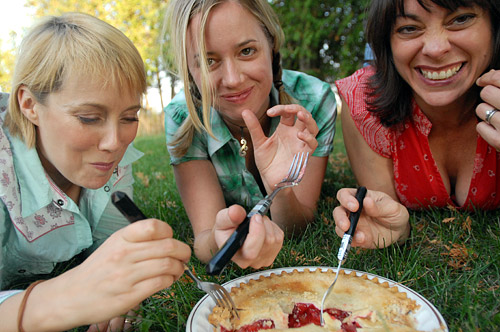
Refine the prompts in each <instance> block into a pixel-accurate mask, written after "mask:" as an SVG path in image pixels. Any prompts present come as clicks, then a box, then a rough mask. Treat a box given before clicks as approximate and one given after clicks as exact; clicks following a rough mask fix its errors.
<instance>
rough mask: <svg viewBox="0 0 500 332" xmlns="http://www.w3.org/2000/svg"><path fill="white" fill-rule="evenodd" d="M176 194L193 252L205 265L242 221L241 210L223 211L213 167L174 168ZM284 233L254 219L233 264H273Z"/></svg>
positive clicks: (201, 163) (192, 164) (203, 163)
mask: <svg viewBox="0 0 500 332" xmlns="http://www.w3.org/2000/svg"><path fill="white" fill-rule="evenodd" d="M174 174H175V179H176V182H177V187H178V188H179V193H180V195H181V198H182V202H183V204H184V208H185V209H186V212H187V214H188V217H189V220H190V222H191V225H192V226H193V231H194V235H195V241H194V250H195V254H196V256H197V257H198V258H199V259H200V260H201V261H203V262H208V261H209V260H210V258H212V256H213V255H214V254H215V253H216V252H217V250H218V249H219V248H220V247H221V246H222V245H223V244H224V242H225V241H226V240H227V238H229V236H230V235H231V234H232V233H233V232H234V230H235V229H236V228H237V227H238V225H239V224H240V223H241V222H242V221H243V220H244V219H245V216H246V211H245V209H243V207H241V206H238V205H233V206H230V207H226V203H225V201H224V196H223V193H222V189H221V187H220V184H219V182H218V179H217V175H216V172H215V169H214V167H213V165H212V163H211V162H210V161H208V160H193V161H187V162H184V163H181V164H179V165H176V166H174ZM283 238H284V236H283V232H282V231H281V229H280V228H279V227H278V226H277V225H276V224H275V223H273V222H272V221H271V220H270V219H269V218H267V217H262V216H259V215H256V216H254V217H253V219H252V221H251V223H250V230H249V233H248V236H247V238H246V240H245V243H244V244H243V247H242V248H241V249H240V250H239V251H238V252H237V253H236V255H235V256H234V257H233V261H234V262H235V263H237V264H238V265H239V266H241V267H243V268H245V267H248V266H251V267H254V268H260V267H263V266H268V265H270V264H272V262H273V261H274V259H275V258H276V255H277V254H278V252H279V250H280V249H281V246H282V245H283Z"/></svg>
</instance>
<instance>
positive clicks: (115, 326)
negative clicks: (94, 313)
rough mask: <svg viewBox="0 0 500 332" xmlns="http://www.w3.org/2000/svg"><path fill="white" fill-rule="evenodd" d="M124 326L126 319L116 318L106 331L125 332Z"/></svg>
mask: <svg viewBox="0 0 500 332" xmlns="http://www.w3.org/2000/svg"><path fill="white" fill-rule="evenodd" d="M124 324H125V317H123V316H119V317H115V318H113V319H111V320H110V321H109V324H108V328H107V330H106V331H108V332H116V331H123V325H124ZM101 331H103V330H101Z"/></svg>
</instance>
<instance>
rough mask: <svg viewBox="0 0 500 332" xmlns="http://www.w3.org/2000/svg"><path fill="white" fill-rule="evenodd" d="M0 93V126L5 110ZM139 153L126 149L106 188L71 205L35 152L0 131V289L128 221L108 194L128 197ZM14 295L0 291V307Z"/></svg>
mask: <svg viewBox="0 0 500 332" xmlns="http://www.w3.org/2000/svg"><path fill="white" fill-rule="evenodd" d="M6 105H7V97H6V94H0V123H2V124H3V118H4V116H5V110H6V108H7V106H6ZM141 156H142V153H141V152H139V151H138V150H136V149H135V148H134V147H133V146H132V145H130V146H129V147H128V149H127V151H126V152H125V155H124V157H123V159H122V160H121V162H120V164H119V166H118V168H117V170H116V171H115V172H114V173H113V175H112V176H111V179H110V180H109V181H108V182H107V184H106V185H105V186H104V187H102V188H100V189H96V190H92V189H82V192H81V195H80V201H79V203H78V204H76V203H75V202H74V201H73V200H71V199H70V198H69V197H68V196H66V194H64V192H62V191H61V190H60V189H59V188H58V187H57V186H56V185H55V184H54V183H53V182H52V180H51V179H50V178H49V177H48V175H47V174H46V173H45V171H44V169H43V167H42V165H41V162H40V159H39V157H38V154H37V152H36V149H35V148H32V149H28V148H27V146H26V145H25V144H24V142H23V141H21V140H20V139H18V138H17V137H12V136H10V134H9V132H8V130H7V129H6V128H0V172H1V173H0V199H1V200H0V239H1V240H2V242H1V244H2V245H1V246H0V289H1V290H5V289H6V288H8V287H10V286H11V285H12V284H13V283H14V282H15V281H16V279H19V278H27V277H28V278H29V277H30V276H35V275H38V274H47V273H50V272H52V270H53V269H54V267H55V265H56V264H57V263H59V262H65V261H68V260H70V259H71V258H73V257H74V256H76V255H78V254H80V253H81V252H84V251H86V250H87V251H88V253H90V252H92V251H93V250H94V249H95V248H97V247H98V246H99V245H100V244H101V243H102V242H103V241H104V240H105V239H106V238H107V237H109V236H110V235H111V234H112V233H113V232H115V231H116V230H118V229H120V228H122V227H124V226H126V225H127V224H128V222H127V221H126V219H125V218H124V217H123V216H122V215H121V214H120V212H119V211H118V210H117V209H116V208H115V207H114V206H113V205H112V204H111V203H110V196H111V193H112V192H114V191H118V190H120V191H124V192H126V193H127V194H128V195H132V184H133V181H134V180H133V175H132V166H131V164H132V162H134V161H136V160H137V159H139V158H140V157H141ZM13 294H15V291H10V292H8V291H0V303H1V302H2V301H3V300H5V299H6V298H7V297H8V296H11V295H13Z"/></svg>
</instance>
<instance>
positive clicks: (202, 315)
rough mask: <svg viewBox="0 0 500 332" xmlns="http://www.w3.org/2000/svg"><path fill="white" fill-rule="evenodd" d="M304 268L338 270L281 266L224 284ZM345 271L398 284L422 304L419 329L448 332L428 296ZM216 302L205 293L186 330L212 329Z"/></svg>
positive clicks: (348, 270)
mask: <svg viewBox="0 0 500 332" xmlns="http://www.w3.org/2000/svg"><path fill="white" fill-rule="evenodd" d="M304 269H309V270H311V271H313V270H316V269H321V270H322V271H326V270H334V271H335V270H337V268H336V267H322V266H321V267H318V266H301V267H286V268H280V269H272V270H265V271H260V272H256V273H252V274H249V275H246V276H243V277H239V278H236V279H233V280H231V281H228V282H226V283H225V284H223V286H224V287H225V288H226V289H227V290H231V288H232V287H238V286H239V285H240V284H241V283H246V282H248V281H249V280H251V279H258V278H259V277H260V276H269V275H270V274H271V273H274V274H281V273H282V272H292V271H293V270H298V271H303V270H304ZM342 270H344V271H345V273H346V274H349V273H356V275H357V276H362V275H364V274H366V275H367V276H368V279H373V278H375V277H377V278H378V280H379V281H380V282H381V283H382V282H388V283H389V286H391V287H392V286H396V287H398V289H399V291H400V292H404V293H406V294H407V296H408V297H409V298H411V299H413V300H415V301H416V302H417V303H418V304H419V305H420V310H419V311H418V312H417V313H416V314H415V318H416V320H417V326H416V328H417V329H418V330H419V331H432V330H435V329H436V330H439V329H441V331H443V332H448V326H447V325H446V322H445V321H444V319H443V316H441V313H439V311H438V310H437V309H436V307H434V306H433V305H432V303H430V302H429V301H428V300H427V299H426V298H424V297H423V296H422V295H420V294H418V293H417V292H415V291H414V290H412V289H410V288H408V287H406V286H404V285H401V284H398V283H397V282H395V281H393V280H390V279H387V278H384V277H380V276H378V275H375V274H371V273H367V272H362V271H357V270H350V269H342ZM214 306H215V303H214V302H213V300H212V299H211V298H210V297H208V295H205V296H204V297H203V298H201V300H199V301H198V303H196V305H195V306H194V308H193V310H191V313H190V314H189V317H188V320H187V323H186V332H206V331H210V328H211V327H212V325H211V324H210V323H209V322H208V315H210V313H211V312H212V309H213V308H214Z"/></svg>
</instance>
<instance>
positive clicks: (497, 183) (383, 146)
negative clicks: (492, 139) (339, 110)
mask: <svg viewBox="0 0 500 332" xmlns="http://www.w3.org/2000/svg"><path fill="white" fill-rule="evenodd" d="M373 73H374V70H373V68H372V67H365V68H362V69H360V70H358V71H357V72H355V73H354V74H353V75H351V76H349V77H346V78H344V79H341V80H339V81H337V82H336V85H337V88H338V91H339V93H340V94H341V95H342V97H343V98H344V99H345V101H346V102H347V105H348V106H349V108H350V110H351V115H352V118H353V120H354V122H355V124H356V126H357V128H358V129H359V131H360V133H361V135H363V137H364V138H365V140H366V142H367V143H368V145H369V146H370V147H371V148H372V149H373V150H374V151H375V152H377V153H378V154H379V155H381V156H383V157H385V158H391V159H392V161H393V165H394V168H393V171H394V180H395V184H396V193H397V195H398V197H399V200H400V201H401V203H402V204H403V205H405V206H406V207H408V208H412V209H416V208H422V207H428V206H435V207H445V206H447V205H451V206H454V207H457V208H458V207H459V206H457V204H456V203H455V200H454V197H453V196H452V197H450V195H449V194H448V193H447V191H446V187H445V186H444V183H443V180H442V178H441V174H440V173H439V170H438V168H437V165H436V163H435V161H434V159H433V157H432V153H431V150H430V147H429V142H428V135H429V133H430V131H431V127H432V123H431V122H430V121H429V120H428V119H427V117H426V116H425V115H424V113H423V112H422V111H421V110H420V108H419V107H418V106H417V104H416V103H413V105H414V108H413V114H412V117H411V120H408V121H406V122H405V123H404V124H401V125H398V126H395V127H391V128H387V127H384V126H383V125H382V124H381V123H380V120H379V118H378V117H376V116H374V115H373V114H372V113H370V112H369V111H368V110H367V106H366V103H365V100H366V99H367V98H368V95H367V93H368V91H369V89H368V87H367V85H366V83H367V81H368V78H369V77H370V76H371V75H372V74H373ZM477 137H478V138H477V147H476V157H475V160H474V170H473V174H472V179H471V184H470V187H469V193H468V195H467V200H466V201H465V203H464V205H463V206H462V208H466V209H472V208H473V207H478V208H481V209H485V210H491V209H495V208H498V207H499V206H500V195H497V192H498V191H499V187H500V177H498V176H497V174H500V153H497V151H496V150H495V149H494V148H493V147H491V146H490V145H489V144H488V143H487V142H486V141H485V140H484V139H483V138H482V137H481V136H479V135H478V136H477Z"/></svg>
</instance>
